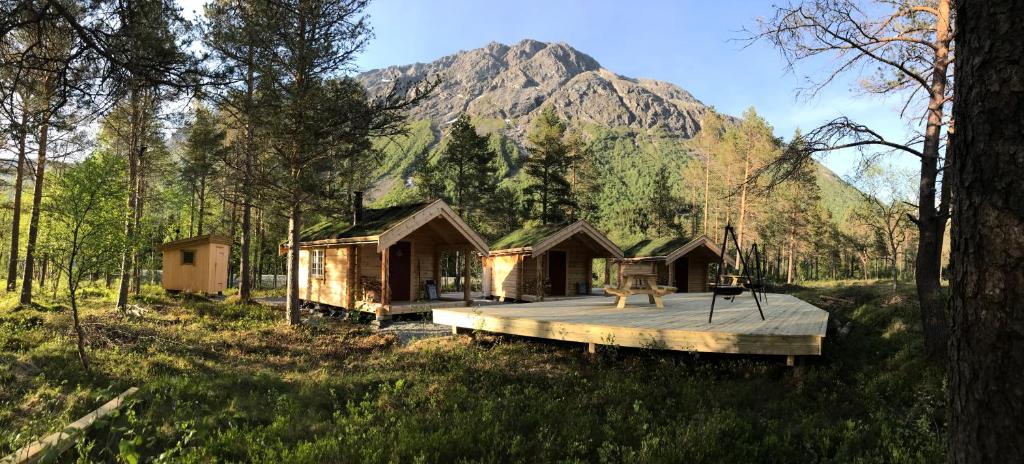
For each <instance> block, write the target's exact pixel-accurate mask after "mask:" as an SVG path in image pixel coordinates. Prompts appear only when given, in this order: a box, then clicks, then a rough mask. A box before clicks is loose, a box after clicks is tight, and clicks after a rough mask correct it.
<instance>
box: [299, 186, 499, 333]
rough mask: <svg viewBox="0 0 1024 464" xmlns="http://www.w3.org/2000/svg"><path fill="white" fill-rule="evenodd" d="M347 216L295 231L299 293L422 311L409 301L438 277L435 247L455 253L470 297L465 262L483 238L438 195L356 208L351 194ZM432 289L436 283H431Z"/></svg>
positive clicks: (385, 309)
mask: <svg viewBox="0 0 1024 464" xmlns="http://www.w3.org/2000/svg"><path fill="white" fill-rule="evenodd" d="M353 211H354V212H353V218H352V221H351V222H350V223H343V224H338V223H335V222H331V221H325V222H321V223H319V224H316V225H313V226H311V227H309V228H306V229H304V230H303V231H302V233H301V239H300V244H299V298H300V299H301V300H302V301H303V303H314V304H318V305H326V306H332V307H337V308H346V309H356V310H360V311H366V312H373V313H376V314H377V316H378V317H379V318H382V319H387V318H388V317H389V316H390V315H392V314H402V313H410V312H422V311H429V309H430V305H416V304H413V303H414V302H417V301H427V300H431V299H436V296H439V295H428V293H427V283H428V281H433V283H434V284H435V285H439V283H440V280H441V279H440V277H441V276H440V273H441V267H440V259H441V252H442V251H456V250H457V251H460V252H462V253H461V255H462V256H463V260H462V261H463V262H462V265H463V272H462V276H463V289H464V294H463V299H462V300H460V301H459V302H460V303H461V302H462V301H464V302H465V304H466V305H468V304H469V302H470V301H471V296H470V285H468V284H469V280H468V279H469V276H470V272H469V269H470V267H471V263H472V262H473V260H476V259H477V258H476V256H477V255H484V256H486V255H487V243H486V242H485V241H484V239H483V238H482V237H480V235H479V234H477V232H476V231H474V230H473V228H471V227H470V226H469V225H468V224H466V222H465V221H463V220H462V218H461V217H459V215H458V214H457V213H455V211H453V210H452V208H451V207H450V206H448V204H446V203H445V202H444V201H441V200H438V201H434V202H432V203H412V204H404V205H398V206H393V207H388V208H377V209H374V208H365V209H364V208H363V205H362V194H361V193H357V194H356V195H355V203H354V204H353ZM435 288H437V287H435Z"/></svg>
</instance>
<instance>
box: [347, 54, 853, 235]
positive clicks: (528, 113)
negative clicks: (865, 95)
mask: <svg viewBox="0 0 1024 464" xmlns="http://www.w3.org/2000/svg"><path fill="white" fill-rule="evenodd" d="M356 78H357V79H358V80H359V81H360V82H361V83H362V84H363V85H364V86H365V87H366V89H367V91H368V92H370V93H371V94H379V93H383V92H386V91H387V90H388V89H390V88H391V86H393V85H394V84H395V83H396V82H398V83H407V82H410V81H418V80H423V79H432V78H439V79H440V84H439V86H438V88H437V89H436V90H435V93H434V94H433V95H432V96H431V97H430V98H428V99H427V100H426V101H424V102H423V103H422V104H421V105H419V106H417V107H416V108H414V109H412V111H411V112H410V124H409V131H408V134H407V135H404V136H400V137H395V138H392V139H389V140H385V141H379V142H378V146H377V148H378V149H379V150H380V151H381V153H383V157H382V160H381V165H380V167H379V168H378V169H377V171H376V172H375V184H374V188H373V189H372V191H371V192H370V193H369V196H370V198H372V199H376V200H377V201H378V202H379V203H383V204H394V203H397V202H401V201H405V200H408V199H409V198H410V196H411V195H412V192H413V189H412V188H409V186H408V185H409V184H408V183H406V182H402V180H403V179H407V178H408V177H409V176H411V175H412V174H413V172H414V170H415V161H416V160H417V159H430V158H432V157H433V156H436V152H437V150H436V148H437V146H438V144H439V143H440V142H441V134H442V131H443V130H444V128H445V127H447V125H448V124H450V123H451V122H452V121H453V120H454V119H455V118H456V117H458V116H459V115H460V114H462V113H468V114H469V115H470V116H472V117H473V122H474V124H475V125H476V126H477V130H478V131H480V132H481V133H483V134H487V135H488V136H489V137H490V139H491V145H492V147H494V148H495V149H496V150H497V151H498V152H499V153H500V154H501V156H502V159H503V161H504V163H503V166H502V169H501V170H500V173H501V174H502V175H503V176H505V178H506V182H507V183H508V184H509V185H513V186H521V185H522V182H520V180H521V178H520V177H519V175H518V169H519V167H520V166H521V164H522V159H523V157H524V156H525V149H524V147H525V139H526V132H527V130H528V128H529V126H530V121H531V119H532V118H533V117H534V116H535V115H536V114H538V112H539V111H540V109H541V107H542V106H548V105H550V106H553V107H554V108H555V110H556V112H557V113H559V115H560V116H561V117H562V118H563V119H565V120H567V121H568V123H569V125H570V127H573V128H575V129H576V130H578V131H581V132H582V133H583V134H584V135H585V139H586V140H588V142H589V144H590V147H591V148H592V149H593V150H595V151H597V152H598V153H599V154H600V156H601V157H602V159H601V162H602V164H603V166H604V167H605V168H607V169H608V170H609V171H611V172H614V173H616V177H615V178H614V179H611V181H610V182H608V183H607V184H608V185H606V187H605V190H606V195H608V196H609V203H625V202H622V201H619V200H620V199H621V198H630V197H632V198H649V197H651V196H652V195H658V194H659V193H658V192H662V191H664V189H665V188H666V185H668V186H670V187H669V188H671V189H673V190H674V193H677V194H680V195H681V194H683V193H684V192H681V191H675V189H679V188H681V187H680V185H681V182H678V180H679V178H678V177H679V175H680V173H681V172H682V167H683V166H684V165H685V164H686V161H687V160H688V159H689V158H690V155H689V148H688V147H687V144H686V141H687V139H689V138H691V137H693V136H694V135H695V134H696V133H697V132H698V131H699V130H700V120H701V118H702V117H703V115H704V114H705V113H706V112H707V111H708V110H709V107H708V106H706V105H704V104H703V103H702V102H701V101H699V100H697V99H696V98H695V97H694V96H693V95H691V94H690V93H689V92H687V91H686V90H684V89H682V88H680V87H679V86H676V85H674V84H671V83H668V82H661V81H656V80H650V79H635V78H630V77H626V76H621V75H619V74H616V73H614V72H612V71H610V70H608V69H605V68H604V67H602V66H601V64H600V63H598V61H597V60H595V59H594V58H592V57H591V56H589V55H587V54H585V53H582V52H580V51H578V50H576V49H574V48H573V47H571V46H569V45H567V44H564V43H544V42H539V41H536V40H523V41H521V42H519V43H517V44H515V45H504V44H500V43H490V44H487V45H486V46H484V47H482V48H478V49H474V50H469V51H460V52H458V53H455V54H452V55H448V56H445V57H443V58H440V59H438V60H436V61H433V62H431V63H416V64H409V65H401V66H390V67H387V68H383V69H375V70H371V71H367V72H365V73H362V74H359V75H358V76H357V77H356ZM731 120H732V121H738V120H737V119H735V118H731ZM819 168H820V169H819V170H818V182H819V184H820V185H821V186H822V191H823V192H829V195H834V196H836V198H837V199H838V201H829V200H828V199H826V205H829V208H830V209H833V211H832V213H833V217H835V218H837V219H838V218H845V217H846V216H847V213H848V209H849V204H850V202H849V201H848V200H849V199H850V198H855V197H856V196H857V195H856V191H855V190H853V188H852V187H851V186H849V184H846V183H845V182H843V181H842V180H841V179H839V178H838V177H837V176H835V174H833V173H832V172H831V171H829V170H828V169H826V168H824V166H819ZM666 173H668V174H666ZM851 192H852V193H851ZM629 208H630V207H629V206H628V205H625V206H623V209H622V210H620V211H601V216H602V217H603V216H609V217H634V216H636V214H635V213H634V212H631V211H630V209H629ZM613 222H614V221H613ZM643 224H644V221H643V220H639V222H636V223H632V224H619V223H608V224H604V225H605V227H606V229H607V230H630V231H631V232H624V233H626V234H628V233H634V234H635V233H638V231H642V230H643V227H644V226H643Z"/></svg>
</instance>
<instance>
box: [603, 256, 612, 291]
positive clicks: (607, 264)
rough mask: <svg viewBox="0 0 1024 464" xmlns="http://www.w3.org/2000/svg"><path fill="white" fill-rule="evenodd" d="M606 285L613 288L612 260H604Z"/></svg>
mask: <svg viewBox="0 0 1024 464" xmlns="http://www.w3.org/2000/svg"><path fill="white" fill-rule="evenodd" d="M604 284H605V285H608V286H611V284H612V259H611V258H605V259H604Z"/></svg>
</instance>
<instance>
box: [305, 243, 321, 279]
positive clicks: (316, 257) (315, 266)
mask: <svg viewBox="0 0 1024 464" xmlns="http://www.w3.org/2000/svg"><path fill="white" fill-rule="evenodd" d="M309 273H310V274H312V275H313V277H323V276H324V250H322V249H321V250H313V258H312V259H311V260H310V261H309Z"/></svg>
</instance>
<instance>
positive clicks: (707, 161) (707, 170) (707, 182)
mask: <svg viewBox="0 0 1024 464" xmlns="http://www.w3.org/2000/svg"><path fill="white" fill-rule="evenodd" d="M710 190H711V154H709V153H705V154H704V235H707V234H708V208H710V198H711V197H710V196H709V194H710Z"/></svg>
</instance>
